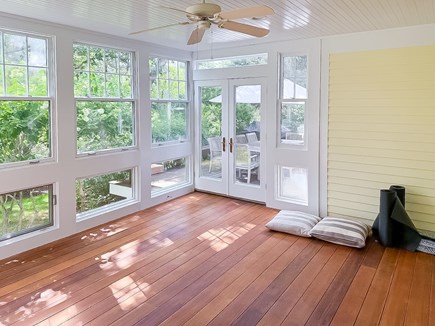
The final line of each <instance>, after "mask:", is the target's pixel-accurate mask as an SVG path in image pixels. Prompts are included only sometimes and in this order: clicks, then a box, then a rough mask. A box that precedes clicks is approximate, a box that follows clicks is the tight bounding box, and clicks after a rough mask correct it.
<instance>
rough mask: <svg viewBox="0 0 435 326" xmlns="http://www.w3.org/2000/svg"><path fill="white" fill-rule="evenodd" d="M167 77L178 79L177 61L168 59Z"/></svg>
mask: <svg viewBox="0 0 435 326" xmlns="http://www.w3.org/2000/svg"><path fill="white" fill-rule="evenodd" d="M169 79H173V80H177V79H178V65H177V61H174V60H169Z"/></svg>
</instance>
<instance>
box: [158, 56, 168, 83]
mask: <svg viewBox="0 0 435 326" xmlns="http://www.w3.org/2000/svg"><path fill="white" fill-rule="evenodd" d="M157 60H158V63H159V65H158V78H161V79H168V78H169V76H168V60H166V59H162V58H158V59H157Z"/></svg>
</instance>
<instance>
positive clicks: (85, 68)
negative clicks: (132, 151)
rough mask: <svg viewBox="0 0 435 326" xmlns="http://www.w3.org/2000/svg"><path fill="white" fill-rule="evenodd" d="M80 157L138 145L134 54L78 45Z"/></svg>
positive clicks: (75, 51) (75, 53)
mask: <svg viewBox="0 0 435 326" xmlns="http://www.w3.org/2000/svg"><path fill="white" fill-rule="evenodd" d="M73 64H74V95H75V97H76V119H77V153H78V154H81V153H86V152H94V151H103V150H111V149H120V148H125V147H129V146H134V144H135V130H134V127H135V106H134V101H133V98H132V97H133V89H134V87H133V80H134V78H133V75H132V74H133V69H132V65H133V53H132V52H127V51H123V50H118V49H111V48H105V47H97V46H92V45H87V44H81V43H75V44H74V49H73Z"/></svg>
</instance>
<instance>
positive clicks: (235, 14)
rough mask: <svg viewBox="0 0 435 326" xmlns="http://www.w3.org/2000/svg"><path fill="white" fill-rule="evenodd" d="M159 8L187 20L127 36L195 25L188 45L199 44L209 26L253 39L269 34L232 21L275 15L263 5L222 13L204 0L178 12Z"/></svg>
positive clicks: (266, 30)
mask: <svg viewBox="0 0 435 326" xmlns="http://www.w3.org/2000/svg"><path fill="white" fill-rule="evenodd" d="M160 7H162V8H165V9H169V10H175V11H179V12H182V13H184V14H185V15H186V17H187V19H188V20H187V21H185V22H180V23H175V24H170V25H165V26H160V27H155V28H150V29H144V30H140V31H136V32H133V33H130V34H129V35H134V34H139V33H143V32H148V31H153V30H156V29H160V28H165V27H170V26H177V25H190V24H197V27H196V29H195V30H194V31H193V32H192V34H191V35H190V37H189V40H188V41H187V44H188V45H192V44H196V43H199V42H201V40H202V38H203V36H204V33H205V31H206V30H207V29H209V28H210V27H211V25H217V27H219V28H223V29H227V30H231V31H234V32H239V33H243V34H247V35H251V36H255V37H263V36H266V35H267V34H269V30H268V29H266V28H261V27H257V26H252V25H248V24H243V23H238V22H235V21H232V20H233V19H242V18H251V19H259V18H260V17H264V16H268V15H272V14H274V13H275V12H274V11H273V9H272V8H270V7H268V6H264V5H258V6H253V7H247V8H240V9H236V10H231V11H226V12H222V11H221V7H220V6H218V5H216V4H213V3H206V2H205V0H203V1H202V3H199V4H195V5H192V6H189V7H187V8H186V10H180V9H176V8H171V7H165V6H160Z"/></svg>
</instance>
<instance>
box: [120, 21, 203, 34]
mask: <svg viewBox="0 0 435 326" xmlns="http://www.w3.org/2000/svg"><path fill="white" fill-rule="evenodd" d="M193 23H194V22H182V23H175V24H169V25H163V26H158V27H154V28H147V29H142V30H140V31H136V32H132V33H129V34H128V35H136V34H140V33H143V32H150V31H155V30H156V29H161V28H166V27H172V26H179V25H189V24H193Z"/></svg>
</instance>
